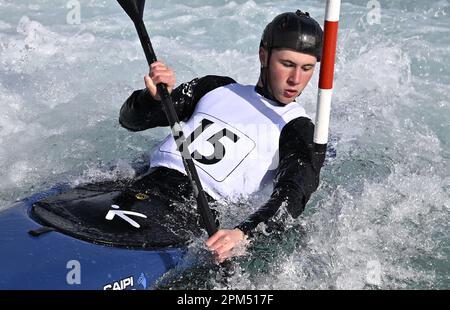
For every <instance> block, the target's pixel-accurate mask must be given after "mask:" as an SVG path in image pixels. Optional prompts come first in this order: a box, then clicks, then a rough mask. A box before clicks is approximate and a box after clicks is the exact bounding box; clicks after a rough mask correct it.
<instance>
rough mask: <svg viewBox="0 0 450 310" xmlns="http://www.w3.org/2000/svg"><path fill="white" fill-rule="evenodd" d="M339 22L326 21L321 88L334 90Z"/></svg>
mask: <svg viewBox="0 0 450 310" xmlns="http://www.w3.org/2000/svg"><path fill="white" fill-rule="evenodd" d="M338 25H339V22H330V21H325V30H324V34H323V40H324V44H323V51H322V65H321V66H320V77H319V88H321V89H332V88H333V77H334V61H335V57H336V45H337V34H338Z"/></svg>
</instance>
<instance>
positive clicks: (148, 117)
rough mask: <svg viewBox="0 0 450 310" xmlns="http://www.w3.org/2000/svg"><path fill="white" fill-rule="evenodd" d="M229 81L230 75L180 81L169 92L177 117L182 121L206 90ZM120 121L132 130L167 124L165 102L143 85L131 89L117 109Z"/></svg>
mask: <svg viewBox="0 0 450 310" xmlns="http://www.w3.org/2000/svg"><path fill="white" fill-rule="evenodd" d="M231 83H236V82H235V81H234V80H233V79H232V78H230V77H224V76H214V75H207V76H205V77H202V78H196V79H193V80H192V81H190V82H187V83H183V84H181V85H179V86H178V87H177V88H175V89H174V90H173V91H172V93H171V97H172V101H173V104H174V106H175V111H176V113H177V115H178V118H179V119H180V120H181V121H184V120H187V119H188V118H189V117H191V115H192V113H193V112H194V109H195V106H196V105H197V102H198V101H199V100H200V99H201V98H202V97H203V96H204V95H205V94H207V93H208V92H210V91H212V90H213V89H216V88H218V87H221V86H225V85H228V84H231ZM119 122H120V124H121V125H122V127H124V128H126V129H128V130H131V131H141V130H145V129H148V128H154V127H158V126H169V123H168V121H167V117H166V114H165V112H164V105H163V104H162V102H161V101H159V100H155V99H153V97H152V96H151V95H150V92H149V91H148V90H147V89H146V88H145V89H142V90H136V91H134V92H133V93H132V94H131V96H130V97H129V98H128V99H127V100H126V101H125V103H124V104H123V105H122V108H121V109H120V117H119Z"/></svg>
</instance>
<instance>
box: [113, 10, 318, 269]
mask: <svg viewBox="0 0 450 310" xmlns="http://www.w3.org/2000/svg"><path fill="white" fill-rule="evenodd" d="M322 37H323V33H322V29H321V27H320V25H319V24H318V23H317V22H316V21H315V20H314V19H313V18H312V17H310V16H309V14H308V13H304V12H302V11H299V10H298V11H297V12H295V13H293V12H288V13H283V14H280V15H278V16H276V17H275V18H274V19H273V21H272V22H271V23H269V24H268V25H267V26H266V28H265V30H264V32H263V35H262V39H261V43H260V48H259V60H260V63H261V68H260V76H259V80H258V82H257V84H256V85H242V84H239V83H237V82H236V81H235V80H233V79H232V78H230V77H226V76H213V75H208V76H204V77H201V78H195V79H193V80H192V81H190V82H186V83H183V84H181V85H179V86H178V87H176V88H175V83H176V76H175V73H174V71H173V70H172V69H171V68H169V67H168V66H167V65H165V64H164V63H162V62H155V63H154V64H152V65H151V67H150V73H149V75H146V76H145V78H144V80H145V85H146V88H145V89H142V90H137V91H135V92H133V93H132V94H131V96H130V97H129V98H128V99H127V100H126V102H125V103H124V105H123V106H122V108H121V111H120V119H119V120H120V124H121V125H122V126H123V127H125V128H127V129H128V130H131V131H141V130H146V129H149V128H154V127H158V126H168V121H167V119H166V116H165V113H164V110H163V105H162V104H161V102H160V98H159V96H158V94H157V90H156V86H155V85H156V84H158V83H164V84H166V85H167V87H168V89H169V92H170V93H171V97H172V100H173V103H174V105H175V109H176V111H177V114H178V117H179V119H180V120H182V121H183V122H184V124H183V131H184V133H185V135H186V137H187V139H188V142H189V143H190V147H189V150H190V152H191V153H192V157H193V159H194V162H195V164H196V166H197V170H198V173H199V176H200V179H201V182H202V185H203V188H204V189H205V191H206V193H207V194H208V195H209V196H210V197H211V198H212V199H216V200H219V199H227V200H229V201H231V202H233V201H237V200H238V199H240V198H242V197H248V195H250V194H252V193H255V192H257V191H258V190H259V189H261V188H262V187H263V186H264V185H266V184H268V182H271V181H273V182H274V188H273V193H272V195H271V197H270V199H269V200H268V201H267V202H266V203H265V204H263V205H262V206H261V207H260V208H259V209H258V210H257V211H256V212H254V213H252V214H250V215H249V216H248V217H247V219H246V220H245V221H243V222H242V223H236V224H237V225H236V226H235V227H234V228H233V227H230V228H229V229H220V230H219V231H218V232H217V233H215V234H214V235H213V236H212V237H210V238H209V239H208V240H207V242H206V245H207V246H208V248H209V249H210V250H211V251H214V252H215V253H216V255H217V259H218V260H219V261H223V260H225V259H226V258H229V257H231V256H233V249H234V248H235V247H236V246H237V245H238V244H240V243H241V242H242V241H243V240H245V239H246V238H248V237H249V236H251V234H252V232H253V231H254V230H255V228H256V227H257V226H258V224H260V223H263V222H264V223H270V222H271V221H272V220H273V218H274V217H275V216H276V215H277V214H279V213H280V212H285V211H287V212H288V213H289V214H290V216H292V217H294V218H296V217H298V216H299V215H300V214H301V213H302V212H303V210H304V208H305V205H306V203H307V202H308V200H309V198H310V196H311V194H312V193H313V192H314V191H315V190H316V189H317V187H318V184H319V173H320V169H321V167H322V164H323V159H317V158H314V156H312V146H313V133H314V125H313V123H312V121H311V120H310V118H309V117H308V116H307V115H306V113H305V110H304V109H303V107H302V106H301V105H300V104H299V103H297V102H295V100H296V98H297V97H298V96H300V95H301V93H302V91H303V90H304V88H305V87H306V86H307V84H308V83H309V81H310V80H311V77H312V76H313V73H314V69H315V67H316V63H317V62H319V61H320V58H321V52H322ZM150 167H151V171H150V173H149V175H150V176H152V175H153V177H152V178H153V179H152V182H157V183H158V184H159V183H160V184H162V185H163V187H164V188H165V189H166V190H167V191H170V190H171V189H172V191H175V192H176V191H177V189H178V188H180V187H183V188H189V185H188V184H189V179H188V178H187V176H186V175H185V174H186V172H185V170H184V166H183V164H182V161H181V156H180V154H179V152H178V151H177V148H176V144H175V141H174V139H173V137H172V135H169V136H168V137H167V138H166V139H164V140H163V141H162V142H161V143H160V144H159V145H158V146H157V147H156V148H155V150H154V152H153V154H152V156H151V163H150ZM161 192H164V190H162V191H161ZM171 195H174V193H173V192H172V193H171Z"/></svg>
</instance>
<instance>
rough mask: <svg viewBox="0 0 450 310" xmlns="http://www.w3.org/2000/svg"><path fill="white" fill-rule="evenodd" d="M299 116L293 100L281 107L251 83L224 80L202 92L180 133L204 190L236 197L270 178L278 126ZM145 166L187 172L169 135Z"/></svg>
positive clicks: (301, 112)
mask: <svg viewBox="0 0 450 310" xmlns="http://www.w3.org/2000/svg"><path fill="white" fill-rule="evenodd" d="M301 116H303V117H307V115H306V113H305V110H304V109H303V108H302V107H301V106H300V105H299V104H298V103H296V102H292V103H290V104H288V105H285V106H280V105H278V104H276V103H275V102H273V101H271V100H268V99H266V98H264V97H263V96H261V95H260V94H258V93H257V92H256V91H255V87H254V86H251V85H248V86H244V85H240V84H229V85H227V86H224V87H219V88H216V89H214V90H212V91H210V92H209V93H207V94H206V95H205V96H203V97H202V99H201V100H200V101H199V102H198V103H197V106H196V108H195V110H194V113H193V115H192V116H191V118H190V119H189V120H188V121H187V122H186V123H185V124H184V125H183V132H184V134H185V137H186V140H187V142H188V145H189V147H188V148H189V153H190V154H191V156H192V159H193V161H194V163H195V166H196V167H197V171H198V174H199V177H200V180H201V182H202V185H203V188H204V189H205V191H206V192H207V193H208V194H210V195H211V196H212V197H213V198H215V199H219V198H220V197H226V198H228V199H230V200H236V199H238V198H240V197H242V196H244V197H245V196H247V195H249V194H251V193H253V192H255V191H257V190H258V189H260V187H261V186H263V185H265V184H267V182H268V181H271V180H272V179H273V176H274V173H275V170H276V169H277V167H278V162H279V158H278V146H279V145H278V144H279V138H280V133H281V130H282V129H283V127H284V125H286V124H287V123H288V122H289V121H291V120H293V119H295V118H297V117H301ZM150 166H151V167H158V166H163V167H167V168H171V169H175V170H178V171H180V172H182V173H184V174H186V171H185V169H184V166H183V162H182V160H181V154H180V152H179V151H178V150H177V147H176V144H175V141H174V139H173V137H172V135H169V136H167V137H166V138H165V139H164V140H163V141H162V142H161V143H160V144H159V146H158V147H157V148H156V150H155V151H154V153H153V154H152V158H151V165H150Z"/></svg>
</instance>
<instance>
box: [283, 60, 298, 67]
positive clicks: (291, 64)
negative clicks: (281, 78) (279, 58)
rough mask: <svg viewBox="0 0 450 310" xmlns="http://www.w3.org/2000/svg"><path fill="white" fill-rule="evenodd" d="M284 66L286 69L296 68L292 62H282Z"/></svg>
mask: <svg viewBox="0 0 450 310" xmlns="http://www.w3.org/2000/svg"><path fill="white" fill-rule="evenodd" d="M281 63H282V64H283V66H285V67H286V68H293V67H295V64H293V63H292V62H290V61H283V62H281Z"/></svg>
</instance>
